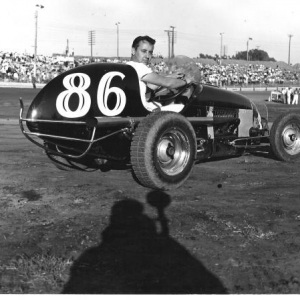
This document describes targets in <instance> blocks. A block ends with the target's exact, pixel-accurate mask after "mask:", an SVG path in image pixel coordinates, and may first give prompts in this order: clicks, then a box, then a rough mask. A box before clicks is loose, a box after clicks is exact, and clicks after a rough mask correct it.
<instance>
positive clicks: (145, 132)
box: [131, 111, 196, 190]
mask: <svg viewBox="0 0 300 300" xmlns="http://www.w3.org/2000/svg"><path fill="white" fill-rule="evenodd" d="M195 157H196V136H195V132H194V129H193V127H192V125H191V124H190V122H189V121H187V119H186V118H185V117H183V116H182V115H180V114H177V113H174V112H167V111H165V112H162V111H159V112H155V113H152V114H150V115H148V116H147V117H146V118H144V119H143V120H142V121H141V122H140V124H139V126H138V127H137V129H136V132H135V134H134V137H133V141H132V144H131V164H132V168H133V172H134V175H135V176H136V178H137V180H138V181H139V182H140V183H141V184H142V185H144V186H146V187H150V188H153V189H159V190H170V189H173V188H177V187H179V186H180V185H182V184H183V183H184V182H185V180H186V179H187V178H188V177H189V176H190V174H191V172H192V169H193V166H194V161H195Z"/></svg>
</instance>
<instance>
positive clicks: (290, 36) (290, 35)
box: [288, 34, 293, 65]
mask: <svg viewBox="0 0 300 300" xmlns="http://www.w3.org/2000/svg"><path fill="white" fill-rule="evenodd" d="M292 36H293V35H292V34H289V35H288V37H289V59H288V64H289V65H290V54H291V38H292Z"/></svg>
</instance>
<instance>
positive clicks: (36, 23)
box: [33, 4, 44, 78]
mask: <svg viewBox="0 0 300 300" xmlns="http://www.w3.org/2000/svg"><path fill="white" fill-rule="evenodd" d="M36 7H38V8H40V9H43V8H44V6H43V5H40V4H36ZM37 31H38V9H37V10H36V12H35V42H34V68H33V72H34V77H35V78H36V56H37Z"/></svg>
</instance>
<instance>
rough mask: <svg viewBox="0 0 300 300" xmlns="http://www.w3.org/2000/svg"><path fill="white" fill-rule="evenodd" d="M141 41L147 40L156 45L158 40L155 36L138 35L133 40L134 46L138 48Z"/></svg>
mask: <svg viewBox="0 0 300 300" xmlns="http://www.w3.org/2000/svg"><path fill="white" fill-rule="evenodd" d="M140 41H147V42H148V43H149V44H151V45H155V42H156V41H155V40H154V39H153V38H151V37H150V36H148V35H144V36H138V37H137V38H135V39H134V40H133V42H132V48H134V49H137V47H138V46H139V44H140Z"/></svg>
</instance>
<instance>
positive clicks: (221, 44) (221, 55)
mask: <svg viewBox="0 0 300 300" xmlns="http://www.w3.org/2000/svg"><path fill="white" fill-rule="evenodd" d="M224 33H225V32H221V33H220V35H221V48H220V64H221V63H222V48H223V34H224Z"/></svg>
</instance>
